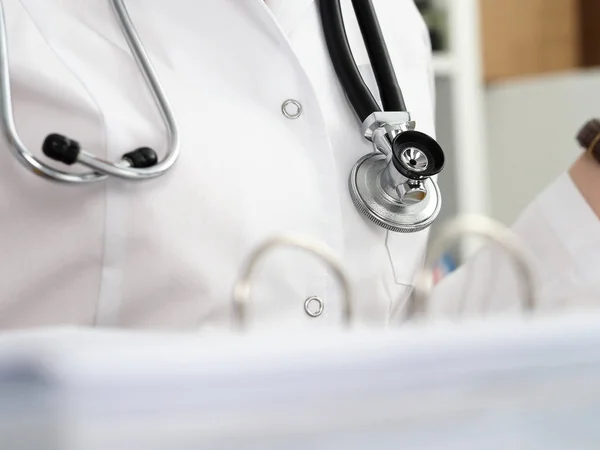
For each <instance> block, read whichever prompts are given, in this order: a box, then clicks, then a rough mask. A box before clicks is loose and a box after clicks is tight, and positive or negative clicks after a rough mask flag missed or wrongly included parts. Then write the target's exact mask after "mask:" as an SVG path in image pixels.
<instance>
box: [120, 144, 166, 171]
mask: <svg viewBox="0 0 600 450" xmlns="http://www.w3.org/2000/svg"><path fill="white" fill-rule="evenodd" d="M123 159H124V160H125V161H127V162H128V163H129V164H130V165H131V167H134V168H136V169H142V168H146V167H152V166H155V165H156V164H158V155H157V154H156V152H155V151H154V150H152V149H151V148H149V147H141V148H138V149H137V150H134V151H132V152H129V153H125V154H124V155H123Z"/></svg>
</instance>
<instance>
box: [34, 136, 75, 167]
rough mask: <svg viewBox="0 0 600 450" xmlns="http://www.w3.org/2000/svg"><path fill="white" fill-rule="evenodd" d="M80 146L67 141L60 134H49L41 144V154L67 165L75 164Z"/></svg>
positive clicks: (72, 141) (70, 140)
mask: <svg viewBox="0 0 600 450" xmlns="http://www.w3.org/2000/svg"><path fill="white" fill-rule="evenodd" d="M80 151H81V146H80V145H79V142H77V141H74V140H72V139H69V138H68V137H66V136H64V135H62V134H57V133H53V134H49V135H48V136H46V139H44V142H43V144H42V152H44V155H46V156H47V157H48V158H50V159H53V160H55V161H60V162H62V163H64V164H67V165H72V164H75V163H76V162H77V158H78V157H79V152H80Z"/></svg>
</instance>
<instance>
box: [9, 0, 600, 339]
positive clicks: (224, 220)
mask: <svg viewBox="0 0 600 450" xmlns="http://www.w3.org/2000/svg"><path fill="white" fill-rule="evenodd" d="M375 3H376V7H377V12H378V15H379V18H380V21H381V26H382V29H383V31H384V34H385V35H386V38H387V43H388V47H389V51H390V53H391V55H392V58H393V60H394V64H395V67H396V69H397V73H398V78H399V81H400V84H401V85H402V87H403V89H404V94H405V99H406V102H407V104H408V107H409V109H410V111H411V113H412V114H413V117H414V118H415V119H416V120H417V124H418V129H419V130H421V131H424V132H426V133H429V134H432V135H433V134H434V114H433V89H432V72H431V59H430V46H429V40H428V33H427V29H426V27H425V24H424V23H423V21H422V18H421V17H420V15H419V13H418V11H417V9H416V7H415V5H414V3H413V2H412V1H410V0H378V1H376V2H375ZM3 4H4V7H5V9H6V17H7V25H8V32H9V51H10V64H11V66H10V67H11V75H12V84H13V101H14V108H15V119H16V125H17V126H18V129H19V131H20V133H21V137H22V140H23V141H24V142H25V144H27V145H28V146H29V147H30V148H32V149H34V150H36V153H38V154H39V151H38V149H39V148H40V144H41V142H42V141H43V139H44V137H45V135H46V134H48V133H50V132H60V133H64V134H67V135H68V136H70V137H72V138H73V139H76V140H78V141H79V142H81V143H82V145H83V146H84V147H85V148H86V149H88V150H90V151H92V152H94V153H96V154H99V155H102V156H106V157H107V158H109V159H111V160H117V159H118V158H119V157H120V156H121V155H122V154H123V153H125V152H127V151H130V150H132V149H134V148H137V147H140V146H152V147H155V148H156V149H157V150H158V151H159V152H161V153H162V152H163V151H164V150H163V149H164V146H165V132H164V127H163V124H162V121H161V119H160V116H159V114H158V112H157V110H156V107H155V105H154V103H153V101H152V98H151V96H150V95H149V93H148V90H147V88H146V86H145V84H144V82H143V79H142V76H141V74H140V73H139V71H138V69H137V67H136V64H135V62H134V60H133V58H132V56H131V54H130V52H129V49H128V47H127V44H126V42H125V40H124V38H123V36H122V35H121V32H120V29H119V27H118V24H117V22H116V20H115V18H114V14H113V12H112V10H111V6H110V4H109V2H108V1H107V0H87V1H85V2H83V1H81V0H44V1H39V0H20V1H19V0H5V1H4V2H3ZM126 4H127V6H128V8H129V10H130V14H131V16H132V19H133V21H134V23H135V25H136V27H137V29H138V32H139V34H140V36H141V38H142V39H143V41H144V43H145V45H146V49H147V51H148V53H149V55H150V57H151V59H152V61H153V63H154V66H155V68H156V70H157V73H158V75H159V77H160V79H161V81H162V83H163V85H164V88H165V90H166V92H167V94H168V96H169V98H170V101H171V103H172V106H173V108H174V111H175V114H176V116H177V119H178V122H179V125H180V128H181V141H182V155H181V159H180V160H179V162H178V163H177V165H176V166H175V167H174V169H173V170H172V171H171V172H170V173H169V174H168V175H166V176H165V177H163V178H160V179H157V180H153V181H148V182H143V183H136V184H132V183H130V182H124V181H120V180H114V179H113V180H110V181H109V182H108V183H100V184H95V185H91V186H86V187H73V186H64V185H59V184H53V183H50V182H48V181H45V180H42V179H40V178H38V177H35V176H34V175H32V174H31V173H28V172H27V171H25V170H24V169H23V168H22V167H21V166H20V165H19V164H18V162H17V161H16V160H15V159H14V158H12V157H11V156H10V154H9V152H8V150H7V149H6V148H5V145H4V144H3V145H2V147H3V149H2V151H0V236H1V242H2V246H1V248H2V258H1V260H0V261H1V263H0V268H1V269H2V276H1V279H0V327H3V328H14V327H24V326H34V325H48V324H61V323H62V324H65V323H70V324H82V325H102V326H105V325H109V326H130V327H174V328H196V327H209V326H212V325H214V326H218V327H220V326H228V325H229V323H230V319H231V294H232V292H231V290H232V286H233V282H234V279H235V277H236V274H237V271H238V269H239V268H240V266H241V264H242V262H243V261H244V258H245V257H246V256H247V255H248V253H249V252H250V251H251V249H253V248H254V247H255V246H256V245H258V244H259V243H260V242H261V241H263V240H264V239H265V238H267V237H269V236H271V235H272V234H274V233H279V232H289V231H295V232H301V233H306V234H309V235H311V236H313V237H315V238H318V239H321V240H322V241H324V242H325V243H326V244H328V245H329V246H330V247H331V248H332V249H333V251H334V252H336V253H337V255H339V257H340V258H341V259H342V260H343V261H344V263H345V265H346V268H347V269H348V271H349V273H350V276H351V277H352V280H353V283H354V288H355V290H356V302H357V305H356V307H357V313H358V314H357V315H358V318H359V321H360V322H361V323H363V324H366V325H369V326H375V327H383V326H386V325H387V324H388V317H389V312H390V310H391V308H392V306H393V305H394V302H404V301H405V299H406V297H407V296H408V295H409V294H410V291H411V284H412V282H413V278H414V274H415V272H416V270H417V268H418V267H419V265H420V264H421V261H422V254H423V251H424V249H425V246H426V241H427V236H428V233H427V231H424V232H421V233H417V234H406V235H405V234H393V233H387V232H385V231H384V230H382V229H380V228H378V227H376V226H374V225H372V224H371V223H369V222H368V221H366V220H365V219H364V218H363V217H362V216H360V215H359V213H358V212H357V211H356V210H355V208H354V206H353V205H352V202H351V200H350V197H349V194H348V191H347V177H348V174H349V171H350V169H351V167H352V165H353V164H354V162H355V161H356V160H357V159H358V158H359V157H361V156H362V155H363V154H365V153H366V152H369V151H370V150H371V149H370V146H369V144H368V143H367V142H366V141H365V139H363V138H362V137H361V135H360V132H359V124H358V121H357V119H356V118H355V116H354V113H353V112H352V110H351V108H350V107H349V105H348V102H347V101H346V98H345V96H344V93H343V91H342V89H341V87H340V85H339V83H338V81H337V78H336V76H335V73H334V71H333V68H332V66H331V62H330V59H329V56H328V54H327V50H326V47H325V44H324V40H323V37H322V31H321V26H320V20H319V16H318V12H317V7H316V4H315V3H314V2H311V1H304V0H295V1H286V2H283V1H278V0H275V1H273V2H269V6H267V5H266V4H265V3H264V2H263V0H202V1H191V0H171V1H169V2H164V1H162V0H127V1H126ZM344 7H345V9H346V11H347V12H348V17H347V26H348V29H349V39H350V42H351V44H352V46H353V49H354V50H355V55H356V59H357V62H358V64H359V66H361V70H362V71H363V73H367V74H368V72H369V69H368V65H367V57H366V52H365V50H364V48H363V46H362V43H361V40H360V35H359V30H358V27H357V25H356V23H355V20H354V19H353V18H352V14H351V8H350V7H349V2H348V1H346V2H345V4H344ZM270 8H272V9H270ZM371 79H372V78H371ZM289 98H292V99H296V100H298V101H299V102H301V104H302V107H303V114H302V115H301V117H300V118H298V119H297V120H290V119H287V118H286V117H284V115H283V114H282V113H281V105H282V103H283V102H284V101H285V100H286V99H289ZM546 195H549V194H546ZM561 195H562V197H561V198H562V201H561V202H560V204H562V205H571V206H570V215H577V214H580V213H578V212H577V211H576V210H577V209H582V208H584V206H582V205H578V204H577V202H579V203H581V200H579V198H578V197H577V193H575V192H574V191H572V190H571V191H568V192H565V193H561ZM549 203H550V202H549V201H548V200H544V197H542V198H541V199H540V200H538V201H537V202H536V204H535V205H533V206H532V209H530V211H529V212H528V213H527V214H528V216H527V217H529V219H527V220H525V222H524V223H523V224H522V225H521V228H520V230H521V232H524V233H526V234H527V235H531V234H536V230H537V229H538V228H548V229H549V230H550V229H552V228H553V227H555V226H559V222H558V221H556V218H555V217H554V216H553V215H552V212H553V211H554V210H555V207H554V206H550V205H549ZM581 214H584V213H581ZM592 224H594V225H592ZM596 226H597V225H595V218H593V217H591V216H590V217H586V222H585V224H582V225H580V227H581V228H580V229H582V230H584V231H585V232H586V233H585V234H584V233H581V234H580V235H579V236H577V237H575V236H572V235H571V234H568V233H563V234H562V235H561V234H558V235H553V234H539V235H537V237H538V240H537V241H536V242H538V245H537V247H536V248H534V249H533V250H534V251H539V246H544V248H548V249H550V250H548V253H545V254H544V258H543V261H541V262H540V264H541V265H540V269H541V271H542V272H544V270H543V269H544V267H545V265H546V264H551V262H552V261H556V260H558V259H560V258H561V257H562V254H563V253H568V251H567V249H569V248H572V247H574V246H575V244H570V242H571V241H570V240H572V239H577V242H580V241H584V242H585V240H586V238H590V239H591V238H592V236H591V235H590V233H593V232H594V230H595V227H596ZM528 230H531V231H528ZM544 236H545V237H544ZM596 239H597V238H596ZM596 248H597V247H596ZM552 249H554V250H552ZM587 253H593V252H587ZM565 267H566V268H567V270H568V271H569V273H570V274H571V276H572V277H573V278H572V280H573V283H581V282H587V283H588V285H589V282H590V280H591V281H593V278H594V277H593V275H591V272H589V271H590V270H593V268H591V267H589V265H588V264H587V263H586V262H585V261H580V262H579V263H577V264H576V263H573V262H572V263H570V264H566V266H565ZM582 271H583V272H584V273H585V274H584V273H582ZM586 276H587V277H588V278H587V279H586V278H585V277H586ZM473 278H474V279H477V278H478V277H477V274H473ZM545 281H546V282H553V281H554V278H553V279H551V280H545ZM499 284H500V285H502V284H503V283H502V282H500V283H499ZM569 286H570V285H569ZM561 287H564V288H565V289H568V286H567V285H566V284H565V285H561ZM589 287H590V288H593V286H589ZM596 288H597V286H596ZM445 292H446V294H444V295H446V296H448V298H451V293H450V292H449V291H445ZM311 295H318V296H320V297H321V298H322V299H323V300H325V302H326V307H325V313H324V314H323V316H321V317H320V318H318V319H311V318H309V317H307V316H306V314H304V312H303V303H304V299H305V298H306V297H308V296H311ZM250 318H251V321H252V322H253V324H254V325H255V326H256V327H265V326H269V327H270V326H273V327H275V326H281V327H290V326H292V327H295V326H300V325H302V326H307V327H312V328H321V327H330V326H337V324H338V323H339V321H340V292H339V289H338V287H337V286H336V283H335V281H334V279H333V278H332V276H331V274H329V273H328V272H327V271H326V270H325V269H324V268H323V266H322V265H321V263H320V262H318V261H315V260H314V259H313V258H312V257H310V256H307V255H305V254H303V253H300V252H297V251H293V250H281V251H277V252H276V253H274V254H273V255H272V256H271V257H270V258H269V260H268V261H267V262H266V263H265V264H264V265H263V266H262V270H261V272H260V275H259V277H258V280H257V282H256V284H255V289H254V291H253V298H252V303H251V308H250Z"/></svg>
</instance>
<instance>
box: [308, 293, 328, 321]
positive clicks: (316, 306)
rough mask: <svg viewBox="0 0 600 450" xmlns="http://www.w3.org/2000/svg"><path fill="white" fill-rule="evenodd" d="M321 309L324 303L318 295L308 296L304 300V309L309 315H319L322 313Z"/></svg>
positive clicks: (323, 307)
mask: <svg viewBox="0 0 600 450" xmlns="http://www.w3.org/2000/svg"><path fill="white" fill-rule="evenodd" d="M323 309H325V304H324V303H323V300H321V299H320V298H319V297H315V296H313V297H308V298H307V299H306V300H305V301H304V311H305V312H306V314H308V315H309V316H310V317H319V316H320V315H321V314H323Z"/></svg>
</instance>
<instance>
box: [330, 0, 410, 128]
mask: <svg viewBox="0 0 600 450" xmlns="http://www.w3.org/2000/svg"><path fill="white" fill-rule="evenodd" d="M352 6H353V7H354V12H355V14H356V19H357V21H358V25H359V28H360V31H361V34H362V38H363V41H364V43H365V47H366V49H367V54H368V56H369V60H370V62H371V66H372V68H373V73H374V74H375V80H376V82H377V87H378V89H379V95H380V97H381V103H382V106H383V110H384V111H406V104H405V102H404V96H403V95H402V89H400V85H399V83H398V79H397V78H396V73H395V72H394V66H393V64H392V61H391V58H390V55H389V52H388V49H387V46H386V43H385V39H384V38H383V33H382V32H381V27H380V25H379V21H378V19H377V14H376V12H375V8H374V6H373V2H372V1H371V0H352ZM319 10H320V16H321V21H322V24H323V32H324V35H325V41H326V43H327V47H328V49H329V54H330V55H331V60H332V63H333V67H334V69H335V71H336V74H337V76H338V78H339V80H340V84H341V85H342V87H343V89H344V91H345V93H346V96H347V97H348V100H349V101H350V103H351V105H352V107H353V108H354V111H355V112H356V114H357V116H358V118H359V119H360V120H361V122H363V121H364V120H365V119H366V118H367V117H368V116H369V115H371V114H372V113H374V112H378V111H381V110H382V109H381V108H380V106H379V104H378V103H377V101H376V100H375V97H374V96H373V93H372V92H371V91H370V89H369V88H368V86H367V85H366V84H365V82H364V80H363V78H362V76H361V74H360V72H359V70H358V67H357V65H356V61H355V60H354V57H353V56H352V51H351V49H350V44H349V42H348V37H347V35H346V28H345V26H344V18H343V15H342V8H341V4H340V0H320V1H319Z"/></svg>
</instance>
